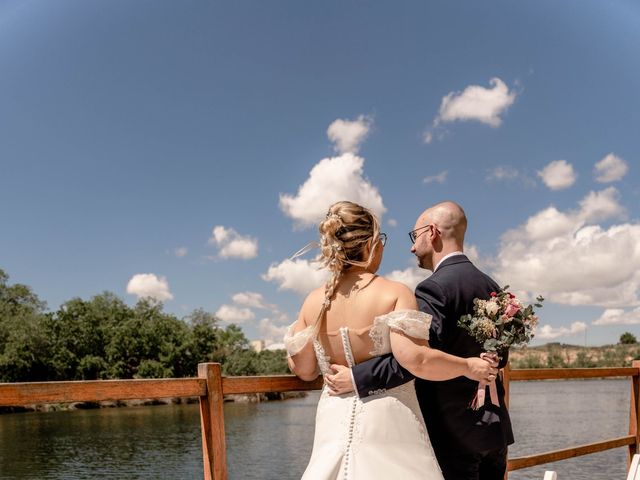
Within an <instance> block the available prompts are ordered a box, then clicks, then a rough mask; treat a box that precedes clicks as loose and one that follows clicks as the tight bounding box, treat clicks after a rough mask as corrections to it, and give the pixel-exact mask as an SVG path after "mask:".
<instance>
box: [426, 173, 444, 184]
mask: <svg viewBox="0 0 640 480" xmlns="http://www.w3.org/2000/svg"><path fill="white" fill-rule="evenodd" d="M448 174H449V172H448V171H447V170H444V171H442V172H440V173H438V174H437V175H431V176H428V177H424V178H423V179H422V183H425V184H429V183H433V182H437V183H444V182H445V181H446V180H447V175H448Z"/></svg>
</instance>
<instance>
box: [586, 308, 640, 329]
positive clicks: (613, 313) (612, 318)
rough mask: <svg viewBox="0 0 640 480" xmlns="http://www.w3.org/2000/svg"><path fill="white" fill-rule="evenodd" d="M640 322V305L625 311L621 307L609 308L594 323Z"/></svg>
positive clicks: (627, 323)
mask: <svg viewBox="0 0 640 480" xmlns="http://www.w3.org/2000/svg"><path fill="white" fill-rule="evenodd" d="M638 324H640V307H639V308H636V309H634V310H630V311H628V312H627V311H625V310H623V309H621V308H608V309H606V310H605V311H604V312H603V313H602V315H601V316H600V318H598V319H597V320H594V321H593V322H592V325H638Z"/></svg>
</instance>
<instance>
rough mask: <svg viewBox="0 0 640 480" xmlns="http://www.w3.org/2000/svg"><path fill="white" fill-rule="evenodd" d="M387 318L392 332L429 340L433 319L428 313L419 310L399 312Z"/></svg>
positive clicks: (389, 314)
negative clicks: (396, 331) (397, 331)
mask: <svg viewBox="0 0 640 480" xmlns="http://www.w3.org/2000/svg"><path fill="white" fill-rule="evenodd" d="M386 316H387V317H388V320H387V323H388V325H389V328H391V330H399V331H401V332H402V333H404V334H405V335H408V336H410V337H413V338H419V339H421V340H429V327H430V326H431V318H433V317H432V316H431V315H429V314H428V313H424V312H421V311H419V310H397V311H395V312H391V313H388V314H387V315H386Z"/></svg>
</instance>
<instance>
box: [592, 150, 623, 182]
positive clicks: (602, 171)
mask: <svg viewBox="0 0 640 480" xmlns="http://www.w3.org/2000/svg"><path fill="white" fill-rule="evenodd" d="M628 171H629V166H628V165H627V163H626V162H625V161H624V160H623V159H621V158H620V157H617V156H616V155H614V154H613V153H610V154H609V155H607V156H606V157H604V158H603V159H602V160H600V161H599V162H598V163H596V166H595V167H594V169H593V173H594V175H595V177H596V181H598V182H600V183H609V182H616V181H618V180H621V179H622V177H624V176H625V175H626V174H627V172H628Z"/></svg>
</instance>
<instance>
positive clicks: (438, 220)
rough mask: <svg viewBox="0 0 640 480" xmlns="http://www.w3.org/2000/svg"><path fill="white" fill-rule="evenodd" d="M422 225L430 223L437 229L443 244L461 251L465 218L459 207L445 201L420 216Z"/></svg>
mask: <svg viewBox="0 0 640 480" xmlns="http://www.w3.org/2000/svg"><path fill="white" fill-rule="evenodd" d="M419 222H420V223H422V224H425V225H426V224H429V223H432V224H434V225H436V226H437V227H438V230H439V231H440V233H441V235H440V236H441V238H442V242H443V243H444V244H450V245H455V247H456V248H457V249H458V250H462V247H463V244H464V234H465V233H466V231H467V216H466V215H465V213H464V210H463V209H462V207H461V206H460V205H458V204H457V203H455V202H451V201H446V202H440V203H437V204H435V205H434V206H432V207H429V208H427V209H426V210H425V211H424V212H422V215H420V219H419Z"/></svg>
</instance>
